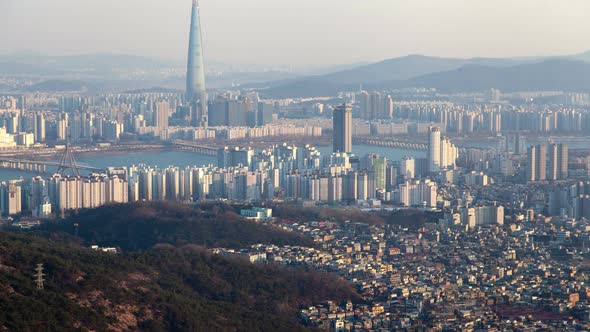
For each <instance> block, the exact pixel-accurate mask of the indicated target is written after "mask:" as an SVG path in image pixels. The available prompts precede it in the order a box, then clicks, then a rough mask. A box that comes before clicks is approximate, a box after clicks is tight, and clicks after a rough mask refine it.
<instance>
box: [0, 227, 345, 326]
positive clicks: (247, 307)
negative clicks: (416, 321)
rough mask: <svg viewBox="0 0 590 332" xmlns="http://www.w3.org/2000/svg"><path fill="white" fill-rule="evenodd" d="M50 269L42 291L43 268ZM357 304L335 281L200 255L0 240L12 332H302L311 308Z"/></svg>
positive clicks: (0, 275) (1, 316) (0, 285)
mask: <svg viewBox="0 0 590 332" xmlns="http://www.w3.org/2000/svg"><path fill="white" fill-rule="evenodd" d="M38 263H43V264H44V267H45V271H44V272H45V274H46V276H45V279H46V281H45V289H44V290H37V289H36V287H35V283H34V282H33V268H34V267H35V266H36V264H38ZM328 299H330V300H335V301H342V300H347V299H356V295H355V293H354V292H353V291H352V289H351V288H350V285H349V284H348V283H346V282H344V281H342V280H340V279H336V278H334V277H332V276H329V275H326V274H319V273H315V272H307V271H300V270H289V269H281V268H278V267H274V266H260V265H252V264H250V263H247V262H243V261H237V260H228V259H224V258H222V257H220V256H215V255H211V254H209V253H207V252H205V251H203V250H201V249H199V248H197V247H195V246H185V247H183V248H176V249H153V250H148V251H144V252H141V253H134V254H125V253H123V254H118V255H114V254H106V253H102V252H96V251H93V250H90V249H84V248H80V247H77V246H69V245H64V244H60V243H56V242H51V241H49V240H46V239H42V238H38V237H34V236H32V235H27V234H14V233H6V232H0V330H2V331H77V330H95V331H135V330H143V331H300V330H305V327H304V326H301V325H299V323H298V321H297V319H296V313H297V310H298V308H299V307H300V306H301V305H311V304H312V303H317V302H318V301H325V300H328Z"/></svg>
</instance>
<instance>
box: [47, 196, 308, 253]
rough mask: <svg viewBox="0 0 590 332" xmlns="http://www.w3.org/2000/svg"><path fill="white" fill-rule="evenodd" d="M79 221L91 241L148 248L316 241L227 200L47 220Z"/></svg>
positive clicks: (68, 226)
mask: <svg viewBox="0 0 590 332" xmlns="http://www.w3.org/2000/svg"><path fill="white" fill-rule="evenodd" d="M74 223H77V224H78V225H79V226H78V228H79V232H78V234H79V237H80V238H81V239H82V240H84V241H85V243H86V244H87V245H91V244H98V245H101V246H117V247H120V248H122V249H123V250H125V251H135V250H143V249H148V248H151V247H153V246H154V245H156V244H158V243H167V244H172V245H174V246H182V245H186V244H196V245H201V246H205V247H226V248H235V249H242V248H246V247H249V246H251V245H253V244H258V243H265V244H275V245H301V246H313V241H312V240H310V239H308V238H306V237H304V236H302V235H299V234H296V233H292V232H287V231H284V230H282V229H280V228H278V227H274V226H267V225H261V224H259V223H256V222H253V221H248V220H245V219H243V218H241V217H240V216H238V215H237V214H236V213H235V212H234V211H233V210H232V209H231V208H230V207H228V206H224V205H201V206H197V207H190V206H187V205H184V204H180V203H172V202H137V203H130V204H121V205H111V206H104V207H101V208H98V209H92V210H85V211H81V212H80V213H79V214H76V215H73V216H71V217H70V218H68V219H67V220H65V221H56V222H53V223H49V224H47V225H45V226H44V227H43V228H42V230H43V231H46V232H51V233H54V232H65V233H68V234H72V233H73V230H74Z"/></svg>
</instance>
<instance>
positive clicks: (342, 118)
mask: <svg viewBox="0 0 590 332" xmlns="http://www.w3.org/2000/svg"><path fill="white" fill-rule="evenodd" d="M333 128H334V133H333V135H334V136H333V144H334V152H346V153H352V108H351V107H350V106H349V105H346V104H344V105H341V106H338V107H336V108H335V109H334V115H333Z"/></svg>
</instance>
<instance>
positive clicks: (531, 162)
mask: <svg viewBox="0 0 590 332" xmlns="http://www.w3.org/2000/svg"><path fill="white" fill-rule="evenodd" d="M527 162H528V165H527V173H526V178H527V181H529V182H534V181H545V180H546V179H547V146H546V145H542V144H539V145H535V146H531V147H530V148H528V151H527Z"/></svg>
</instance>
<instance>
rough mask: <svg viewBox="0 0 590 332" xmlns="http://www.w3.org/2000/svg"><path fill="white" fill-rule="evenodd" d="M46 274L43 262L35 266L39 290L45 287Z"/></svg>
mask: <svg viewBox="0 0 590 332" xmlns="http://www.w3.org/2000/svg"><path fill="white" fill-rule="evenodd" d="M44 276H45V274H44V273H43V264H37V267H36V268H35V275H34V277H35V280H36V282H37V289H38V290H42V289H44V286H43V282H44V281H45V279H43V277H44Z"/></svg>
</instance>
